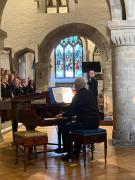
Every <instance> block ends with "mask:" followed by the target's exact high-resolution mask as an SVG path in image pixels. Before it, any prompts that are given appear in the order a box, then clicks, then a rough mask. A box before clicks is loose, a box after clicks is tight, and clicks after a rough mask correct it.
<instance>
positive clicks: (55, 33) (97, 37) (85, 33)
mask: <svg viewBox="0 0 135 180" xmlns="http://www.w3.org/2000/svg"><path fill="white" fill-rule="evenodd" d="M72 35H77V36H82V37H85V38H87V39H89V40H91V41H92V42H94V43H95V44H96V46H97V47H98V48H99V49H100V50H101V52H102V53H101V56H102V59H103V60H104V61H108V59H109V57H110V47H109V43H108V41H107V40H106V39H105V37H104V36H103V35H102V34H101V33H100V32H99V31H98V30H97V29H96V28H94V27H92V26H90V25H88V24H83V23H71V24H65V25H62V26H59V27H57V28H56V29H54V30H52V31H51V32H50V33H49V34H48V35H47V36H46V37H45V38H44V40H43V41H42V43H41V44H40V46H39V60H40V62H44V63H47V64H48V63H49V60H50V55H51V52H52V50H53V48H54V47H55V46H56V45H57V43H58V42H59V41H60V40H61V39H64V38H65V37H69V36H72Z"/></svg>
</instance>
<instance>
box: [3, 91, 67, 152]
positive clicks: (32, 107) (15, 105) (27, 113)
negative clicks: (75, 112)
mask: <svg viewBox="0 0 135 180" xmlns="http://www.w3.org/2000/svg"><path fill="white" fill-rule="evenodd" d="M4 103H5V102H4ZM6 103H8V108H9V110H10V111H11V120H12V132H13V139H14V133H15V132H16V131H17V128H18V123H19V122H20V123H22V124H24V126H25V127H26V129H27V130H34V129H35V128H36V127H37V126H53V125H57V126H58V148H59V149H60V148H61V130H60V127H61V118H55V116H56V115H57V114H59V113H62V112H64V111H65V109H66V108H67V106H68V105H69V104H65V103H59V104H51V103H50V98H49V93H48V91H45V92H42V93H32V94H27V95H21V96H16V97H14V98H12V99H11V100H10V101H7V102H6ZM64 120H67V119H66V118H65V119H64Z"/></svg>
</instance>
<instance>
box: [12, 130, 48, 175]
mask: <svg viewBox="0 0 135 180" xmlns="http://www.w3.org/2000/svg"><path fill="white" fill-rule="evenodd" d="M47 143H48V136H47V133H43V132H40V131H32V130H28V131H18V132H15V134H14V144H15V147H16V164H17V163H18V147H19V146H23V147H24V171H26V168H27V161H28V149H29V148H30V147H34V151H35V152H36V146H37V145H43V146H44V162H45V167H46V168H47Z"/></svg>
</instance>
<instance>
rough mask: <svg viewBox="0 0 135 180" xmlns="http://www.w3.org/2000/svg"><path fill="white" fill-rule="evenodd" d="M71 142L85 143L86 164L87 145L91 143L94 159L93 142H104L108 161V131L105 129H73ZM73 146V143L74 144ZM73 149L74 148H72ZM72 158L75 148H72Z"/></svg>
mask: <svg viewBox="0 0 135 180" xmlns="http://www.w3.org/2000/svg"><path fill="white" fill-rule="evenodd" d="M70 135H71V142H72V143H73V142H77V143H79V144H82V145H83V158H84V166H86V145H88V144H91V145H92V146H91V147H92V148H91V152H92V159H93V149H94V148H93V144H95V143H101V142H104V157H105V163H106V156H107V132H106V130H105V129H102V128H98V129H93V130H72V131H71V134H70ZM72 147H73V145H72ZM72 149H73V148H72ZM72 160H73V150H72Z"/></svg>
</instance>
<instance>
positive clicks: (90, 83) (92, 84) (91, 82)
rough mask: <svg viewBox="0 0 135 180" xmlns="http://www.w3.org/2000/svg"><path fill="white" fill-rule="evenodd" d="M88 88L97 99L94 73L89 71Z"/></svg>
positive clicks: (96, 83)
mask: <svg viewBox="0 0 135 180" xmlns="http://www.w3.org/2000/svg"><path fill="white" fill-rule="evenodd" d="M88 88H89V90H91V91H92V92H93V94H94V95H95V97H96V98H97V97H98V81H97V79H96V77H95V71H94V70H90V71H89V79H88Z"/></svg>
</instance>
